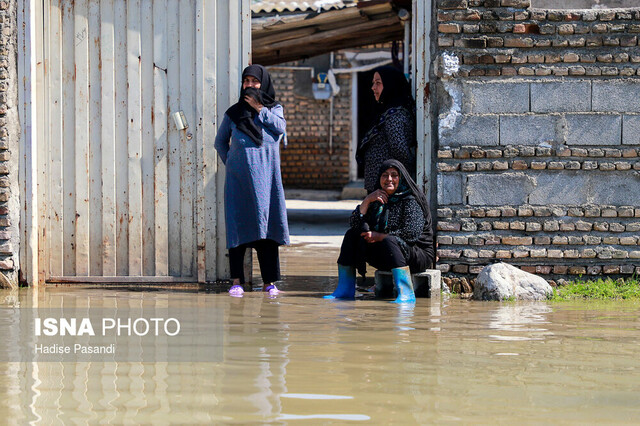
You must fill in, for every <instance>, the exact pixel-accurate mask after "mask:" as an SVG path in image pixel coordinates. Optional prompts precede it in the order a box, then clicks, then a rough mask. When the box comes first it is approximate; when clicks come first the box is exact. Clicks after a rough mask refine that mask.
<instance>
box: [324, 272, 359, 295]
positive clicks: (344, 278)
mask: <svg viewBox="0 0 640 426" xmlns="http://www.w3.org/2000/svg"><path fill="white" fill-rule="evenodd" d="M355 296H356V268H354V267H353V266H345V265H340V264H338V287H337V288H336V289H335V291H334V292H333V293H331V294H329V295H327V296H324V298H325V299H349V300H353V299H355Z"/></svg>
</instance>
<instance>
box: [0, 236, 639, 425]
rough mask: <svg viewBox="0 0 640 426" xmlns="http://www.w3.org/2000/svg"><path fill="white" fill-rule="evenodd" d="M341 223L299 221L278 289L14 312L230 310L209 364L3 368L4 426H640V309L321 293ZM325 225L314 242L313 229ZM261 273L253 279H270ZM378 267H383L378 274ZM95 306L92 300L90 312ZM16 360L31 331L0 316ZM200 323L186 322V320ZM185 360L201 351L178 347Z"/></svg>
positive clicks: (69, 297)
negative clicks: (401, 302) (342, 297)
mask: <svg viewBox="0 0 640 426" xmlns="http://www.w3.org/2000/svg"><path fill="white" fill-rule="evenodd" d="M343 229H344V225H342V224H336V225H334V226H328V225H327V226H323V232H322V233H320V234H321V235H317V234H319V232H318V230H317V228H315V229H314V228H313V225H309V224H292V230H293V231H294V232H292V234H294V235H293V236H292V246H290V247H286V248H283V250H282V255H281V257H282V259H281V260H282V270H283V274H284V276H285V279H284V281H283V283H282V285H281V289H282V290H284V291H283V293H281V294H280V295H278V296H277V297H274V298H270V297H269V296H267V295H265V294H263V293H261V292H258V291H254V292H248V293H245V295H244V297H242V298H234V297H230V296H229V295H227V294H226V293H224V292H221V291H220V289H217V290H216V289H208V290H195V289H183V290H173V291H169V290H166V289H161V290H157V289H155V290H152V289H147V290H139V291H130V290H127V289H105V288H89V287H83V288H80V287H71V286H66V287H64V286H60V287H45V288H44V289H41V290H40V291H39V292H37V293H35V292H33V291H31V290H27V289H23V290H20V291H19V292H10V291H4V292H2V293H1V294H0V303H1V307H2V308H4V309H3V312H7V311H8V312H10V311H11V309H8V308H17V307H20V308H22V309H29V308H31V307H35V306H37V307H38V308H62V307H64V308H65V309H66V308H69V309H73V308H76V309H78V308H79V309H82V310H90V309H93V310H95V309H111V310H116V311H126V310H127V309H131V308H138V307H151V308H154V307H155V308H166V307H171V308H175V309H184V310H211V311H216V312H219V316H218V318H219V319H218V320H217V322H218V323H216V324H211V327H213V329H214V330H219V331H220V335H221V343H220V345H219V346H220V347H219V348H217V350H216V351H213V352H212V353H211V355H210V359H208V362H164V361H163V362H3V363H0V370H2V371H1V374H0V390H1V392H2V398H1V399H0V400H1V402H0V406H1V408H0V413H1V415H2V417H3V420H4V422H3V423H8V424H43V425H49V424H61V425H62V424H71V423H80V424H86V423H90V424H99V423H105V424H158V425H162V424H212V423H214V424H233V423H235V424H260V423H274V424H288V423H292V424H299V423H300V420H307V422H306V423H310V424H317V423H332V422H335V423H338V424H342V423H358V422H362V423H365V422H366V423H373V424H442V423H445V424H446V423H458V422H461V423H482V424H486V423H495V422H499V423H505V424H507V423H515V422H525V423H574V424H584V423H607V424H611V423H635V422H637V421H638V419H640V361H638V360H639V359H640V305H639V304H637V303H622V302H619V303H563V304H556V303H497V302H473V301H467V300H459V299H448V298H446V297H444V298H442V299H441V300H440V301H437V300H436V301H432V300H429V299H418V303H417V304H416V305H415V306H411V305H410V306H398V305H395V304H391V303H388V302H387V301H379V300H372V299H371V298H370V296H366V297H364V298H361V299H359V300H356V301H329V300H323V299H322V298H321V295H323V294H326V293H328V292H330V291H331V290H332V289H333V287H334V286H335V284H336V282H337V271H336V266H335V259H336V258H337V254H338V248H339V244H340V240H341V235H342V232H343ZM314 234H316V235H314ZM258 272H259V271H258V270H257V268H255V267H254V281H255V282H254V285H255V286H259V285H260V280H259V279H256V278H257V277H259V273H258ZM371 276H372V275H371ZM89 308H90V309H89ZM0 321H2V323H3V329H4V330H9V331H10V332H9V333H8V335H6V336H3V337H4V339H3V340H4V341H5V342H6V345H5V347H4V348H3V349H2V350H0V353H1V354H3V355H4V359H7V354H8V353H11V352H12V351H14V350H15V348H16V347H20V346H21V345H23V344H24V341H25V339H26V340H28V339H29V336H24V335H20V334H19V333H16V332H13V331H14V330H15V327H13V326H15V324H12V323H11V321H12V320H11V317H10V316H6V315H5V317H3V318H1V319H0ZM188 325H190V324H184V326H185V328H186V327H187V326H188ZM182 349H183V350H184V353H185V356H186V354H187V353H188V352H189V349H190V348H189V347H184V348H182Z"/></svg>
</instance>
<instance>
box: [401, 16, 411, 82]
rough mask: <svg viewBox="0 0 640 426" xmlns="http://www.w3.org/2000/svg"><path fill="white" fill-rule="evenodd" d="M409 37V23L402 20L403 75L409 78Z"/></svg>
mask: <svg viewBox="0 0 640 426" xmlns="http://www.w3.org/2000/svg"><path fill="white" fill-rule="evenodd" d="M410 39H411V24H410V23H409V21H404V43H403V47H404V52H402V62H404V76H405V78H406V79H407V80H409V40H410Z"/></svg>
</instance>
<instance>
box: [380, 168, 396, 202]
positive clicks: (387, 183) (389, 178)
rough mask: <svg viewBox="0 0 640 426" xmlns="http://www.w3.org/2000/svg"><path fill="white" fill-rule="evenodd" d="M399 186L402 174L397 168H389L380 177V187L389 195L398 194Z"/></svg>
mask: <svg viewBox="0 0 640 426" xmlns="http://www.w3.org/2000/svg"><path fill="white" fill-rule="evenodd" d="M398 185H400V173H398V171H397V170H396V169H395V168H393V167H389V168H388V169H387V170H385V171H384V172H383V173H382V175H380V187H381V188H382V190H383V191H384V192H386V193H387V194H388V195H392V194H393V193H394V192H396V191H397V190H398Z"/></svg>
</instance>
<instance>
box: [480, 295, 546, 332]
mask: <svg viewBox="0 0 640 426" xmlns="http://www.w3.org/2000/svg"><path fill="white" fill-rule="evenodd" d="M552 311H553V310H552V309H551V307H550V306H549V305H547V304H546V303H540V302H532V303H519V304H505V305H502V306H499V307H498V308H497V309H496V310H495V311H493V312H492V313H491V319H490V321H489V328H492V329H495V330H499V331H502V332H503V333H502V334H492V335H491V336H490V337H491V338H492V339H495V340H511V341H513V340H544V338H545V336H549V335H552V334H553V333H551V332H550V331H549V330H547V329H546V328H542V327H536V326H537V325H542V324H546V323H548V320H547V317H546V314H549V313H551V312H552Z"/></svg>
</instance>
